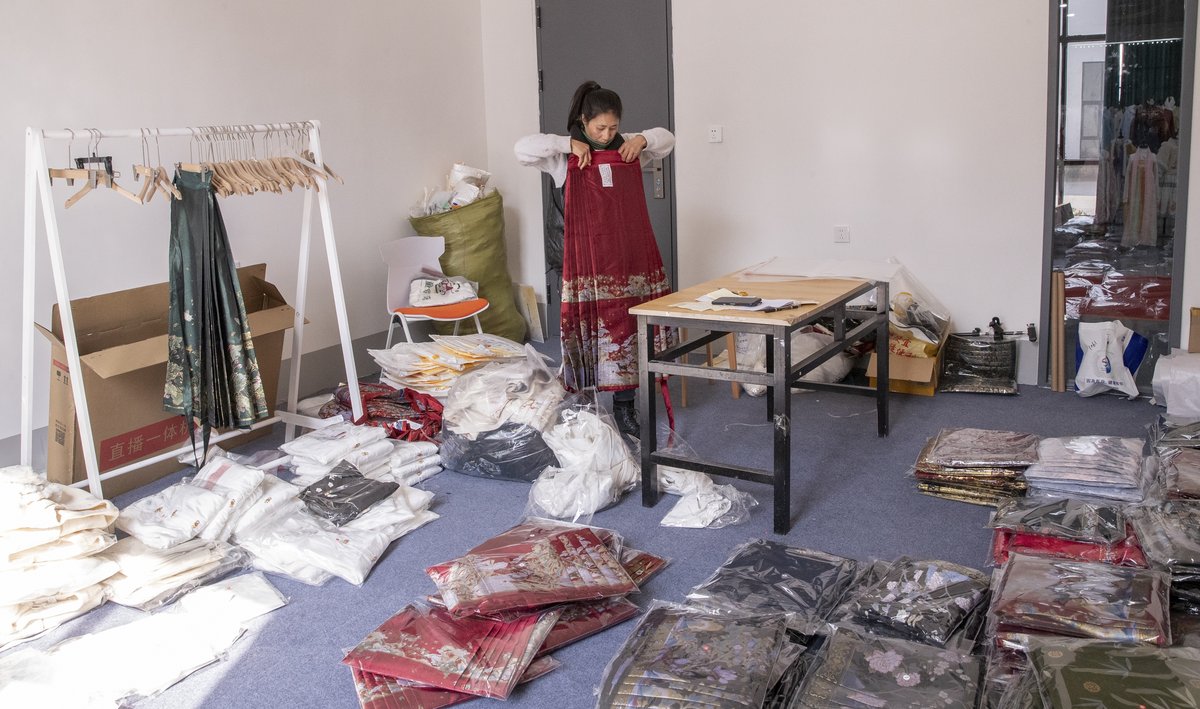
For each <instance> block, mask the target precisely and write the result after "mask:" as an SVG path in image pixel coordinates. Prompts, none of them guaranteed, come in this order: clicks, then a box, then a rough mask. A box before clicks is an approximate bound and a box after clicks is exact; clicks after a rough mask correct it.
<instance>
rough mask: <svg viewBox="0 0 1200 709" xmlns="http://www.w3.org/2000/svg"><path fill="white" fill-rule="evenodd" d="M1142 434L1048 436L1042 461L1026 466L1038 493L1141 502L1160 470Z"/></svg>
mask: <svg viewBox="0 0 1200 709" xmlns="http://www.w3.org/2000/svg"><path fill="white" fill-rule="evenodd" d="M1143 447H1144V446H1143V443H1142V441H1141V440H1139V439H1137V438H1118V437H1115V436H1074V437H1068V438H1046V439H1043V440H1042V442H1041V444H1040V445H1039V447H1038V462H1037V463H1036V464H1034V465H1031V466H1030V467H1028V468H1026V470H1025V479H1026V480H1028V481H1029V484H1030V486H1031V488H1032V491H1033V492H1037V493H1039V494H1044V495H1050V496H1055V497H1073V498H1079V499H1085V500H1086V499H1094V500H1107V501H1114V502H1141V501H1142V500H1143V499H1145V497H1146V491H1147V489H1148V488H1149V486H1150V482H1151V478H1152V477H1153V473H1154V470H1155V465H1156V463H1155V459H1154V458H1153V456H1151V457H1150V458H1144V457H1143V454H1142V449H1143Z"/></svg>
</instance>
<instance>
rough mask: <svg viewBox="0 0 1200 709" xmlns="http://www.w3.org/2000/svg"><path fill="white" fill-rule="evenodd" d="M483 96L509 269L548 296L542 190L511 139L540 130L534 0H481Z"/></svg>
mask: <svg viewBox="0 0 1200 709" xmlns="http://www.w3.org/2000/svg"><path fill="white" fill-rule="evenodd" d="M480 6H481V9H482V18H483V19H482V30H483V99H484V105H485V106H486V110H487V155H488V170H489V171H490V172H491V173H492V178H491V184H493V185H495V186H496V187H497V189H499V190H500V192H501V194H502V195H503V197H504V228H505V239H506V240H507V243H508V271H509V273H510V274H511V275H512V277H513V280H514V281H516V282H518V283H524V284H526V285H531V286H533V287H534V289H535V290H536V291H537V292H538V294H539V299H540V300H543V301H544V300H545V298H546V259H545V256H544V254H543V251H542V243H543V239H542V192H541V189H542V188H541V184H542V183H541V177H540V176H539V173H538V171H537V170H534V169H531V168H528V167H522V166H521V165H519V164H517V160H516V157H515V156H514V155H513V144H514V143H516V142H517V139H518V138H520V137H522V136H525V135H529V134H530V133H537V132H538V125H539V117H540V114H539V111H538V87H537V33H536V29H535V27H534V4H533V0H503V1H502V2H496V1H495V0H481V2H480Z"/></svg>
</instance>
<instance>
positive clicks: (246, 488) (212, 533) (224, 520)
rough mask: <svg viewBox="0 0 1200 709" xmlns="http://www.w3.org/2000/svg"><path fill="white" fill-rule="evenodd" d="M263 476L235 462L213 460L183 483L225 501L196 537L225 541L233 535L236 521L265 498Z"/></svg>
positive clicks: (220, 458)
mask: <svg viewBox="0 0 1200 709" xmlns="http://www.w3.org/2000/svg"><path fill="white" fill-rule="evenodd" d="M262 481H263V472H262V471H261V470H258V469H257V468H251V467H248V466H245V465H241V464H239V463H235V462H234V461H233V460H231V459H229V458H227V457H224V456H216V457H214V458H210V459H209V461H208V462H207V463H205V464H204V467H202V468H200V470H199V471H197V472H196V475H195V477H193V478H192V479H191V480H187V479H186V478H185V479H184V482H188V483H190V484H192V485H195V486H197V487H201V488H204V489H205V490H211V491H213V492H216V493H218V494H220V495H223V496H224V497H225V504H224V506H222V507H221V509H220V510H219V511H218V512H217V513H216V514H214V515H213V516H212V518H211V519H210V520H209V521H208V524H206V525H204V527H203V528H202V529H201V530H200V533H199V534H197V535H196V536H198V537H200V538H201V539H206V540H219V541H225V540H226V539H228V538H229V535H230V534H231V533H232V532H233V524H234V522H235V518H236V517H237V516H239V515H240V514H241V513H242V512H243V511H245V509H246V507H247V506H249V505H251V504H253V503H254V501H255V500H257V499H258V497H259V496H260V495H261V494H262V493H261V492H259V486H260V485H262Z"/></svg>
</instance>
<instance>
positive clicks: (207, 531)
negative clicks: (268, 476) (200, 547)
mask: <svg viewBox="0 0 1200 709" xmlns="http://www.w3.org/2000/svg"><path fill="white" fill-rule="evenodd" d="M262 496H263V491H262V488H261V487H257V488H255V489H254V490H252V491H250V493H249V494H247V495H245V496H243V497H241V498H240V499H234V498H230V499H229V501H228V502H227V503H226V505H225V507H224V508H222V511H221V512H218V513H217V516H216V517H215V518H214V519H213V521H212V522H210V523H209V525H208V526H207V527H205V528H204V531H202V532H200V536H199V538H200V539H204V540H211V541H220V542H223V541H226V540H228V539H229V537H230V536H232V535H233V530H234V527H236V526H237V522H238V520H239V519H240V518H241V517H242V515H244V514H246V512H247V511H248V510H249V509H250V508H252V507H253V506H254V503H256V502H258V501H259V500H260V499H262ZM226 510H228V513H226ZM218 521H220V522H221V523H222V524H221V528H220V529H215V527H216V523H217V522H218Z"/></svg>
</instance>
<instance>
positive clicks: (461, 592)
mask: <svg viewBox="0 0 1200 709" xmlns="http://www.w3.org/2000/svg"><path fill="white" fill-rule="evenodd" d="M666 563H667V562H666V560H665V559H662V558H660V557H656V556H654V555H652V554H648V553H646V552H642V551H638V550H635V549H630V548H628V547H625V546H624V544H623V540H622V539H621V537H620V536H619V535H617V534H615V533H614V532H612V531H610V530H604V529H597V528H592V527H584V526H579V525H571V524H567V523H562V522H556V521H553V520H546V519H537V518H527V519H525V520H523V521H522V522H521V523H519V524H518V525H517V526H515V527H513V528H512V529H509V530H508V531H506V532H504V533H502V534H500V535H498V536H496V537H493V538H491V539H489V540H487V541H486V542H484V543H483V544H480V545H479V546H477V547H475V548H474V549H471V550H470V551H469V552H467V553H466V554H465V555H463V556H461V557H458V558H456V559H452V560H449V561H447V562H445V563H442V564H437V565H434V566H432V567H430V568H429V569H427V573H428V574H429V576H430V577H431V578H432V579H433V581H434V582H435V583H436V584H437V587H438V590H439V595H438V596H436V597H431V598H430V601H431V602H432V603H433V605H422V604H410V605H407V606H405V607H404V608H402V609H401V610H400V611H399V612H398V613H396V614H395V615H394V616H392V617H391V618H389V619H388V620H387V621H386V622H384V623H383V624H382V625H381V626H379V628H377V629H376V630H374V631H373V632H371V633H370V634H368V635H367V636H366V637H365V638H364V639H363V641H362V642H361V643H359V644H358V646H357V647H355V648H353V649H352V650H350V651H349V652H348V653H347V654H346V656H345V658H344V659H343V660H342V662H343V663H344V664H346V665H348V666H349V667H350V670H351V673H352V675H353V678H354V683H355V688H356V689H357V691H358V694H359V700H360V702H361V704H362V706H363V707H364V709H375V708H379V709H382V708H383V707H391V706H406V707H441V706H448V705H450V704H453V703H457V702H460V701H466V700H467V699H471V698H473V697H480V696H483V697H492V698H495V699H506V698H508V697H509V695H510V694H511V693H512V691H513V689H514V688H515V687H516V686H517V684H518V683H520V682H524V681H529V680H531V679H534V678H536V677H538V676H541V675H542V674H545V673H546V672H549V671H550V670H552V669H554V668H555V667H557V666H558V664H559V663H558V662H557V661H555V660H554V659H553V658H552V657H550V656H549V655H548V653H550V652H551V651H553V650H556V649H558V648H560V647H563V646H565V645H567V644H569V643H572V642H575V641H577V640H581V639H583V638H585V637H587V636H590V635H592V634H594V633H597V632H599V631H601V630H604V629H606V628H608V627H611V626H613V625H616V624H618V623H620V622H622V621H625V620H627V619H629V618H631V617H633V616H634V615H636V614H637V613H638V607H637V606H636V605H634V604H633V603H631V602H630V601H629V600H627V599H626V598H625V595H626V594H628V593H632V592H634V591H637V590H638V585H639V584H643V583H645V582H646V580H648V579H649V577H650V576H651V575H653V574H654V573H655V572H656V571H658V570H659V569H661V568H662V567H663V566H665V564H666Z"/></svg>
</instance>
